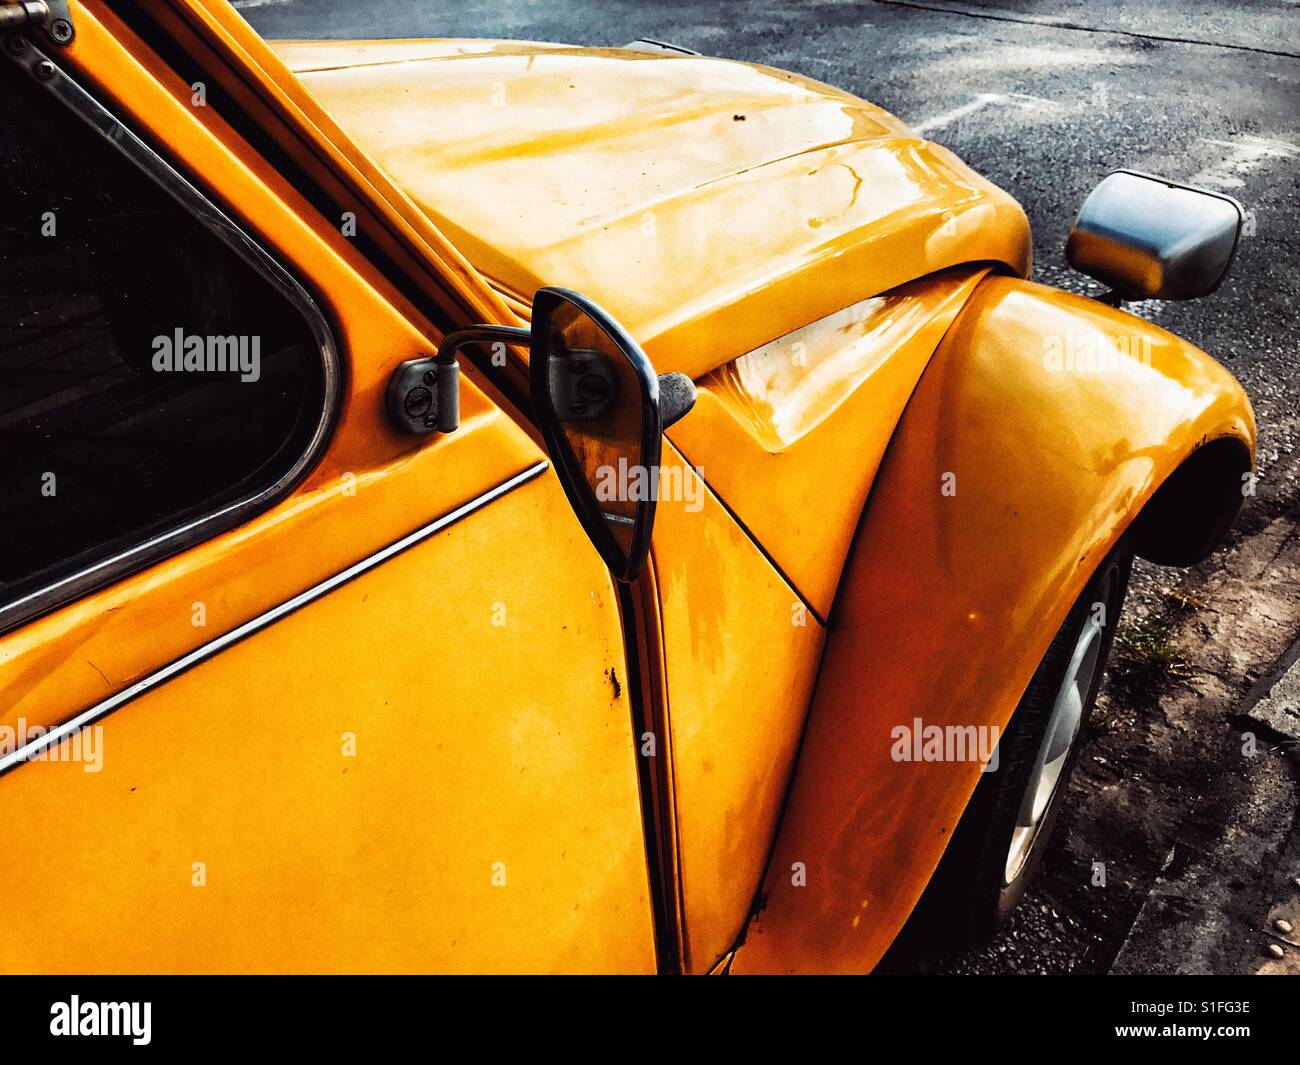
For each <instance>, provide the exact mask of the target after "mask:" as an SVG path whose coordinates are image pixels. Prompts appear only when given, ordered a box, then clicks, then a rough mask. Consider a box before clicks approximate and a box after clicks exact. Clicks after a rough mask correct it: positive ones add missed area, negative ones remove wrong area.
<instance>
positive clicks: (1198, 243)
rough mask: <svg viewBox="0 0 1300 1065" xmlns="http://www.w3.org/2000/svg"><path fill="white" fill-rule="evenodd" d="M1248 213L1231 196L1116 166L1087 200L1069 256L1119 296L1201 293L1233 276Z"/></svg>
mask: <svg viewBox="0 0 1300 1065" xmlns="http://www.w3.org/2000/svg"><path fill="white" fill-rule="evenodd" d="M1243 218H1244V214H1243V212H1242V209H1241V204H1239V203H1238V202H1237V201H1236V200H1234V199H1233V198H1232V197H1231V196H1224V195H1223V194H1221V193H1218V192H1210V191H1209V190H1207V189H1198V188H1195V187H1193V186H1191V185H1180V184H1178V183H1177V182H1173V181H1166V180H1164V179H1163V178H1158V177H1154V176H1153V175H1151V174H1142V173H1139V172H1137V171H1135V170H1117V171H1116V172H1115V173H1113V174H1110V175H1108V176H1107V177H1106V178H1105V179H1103V180H1102V182H1101V183H1100V184H1099V185H1098V186H1097V187H1096V188H1095V189H1093V190H1092V192H1091V193H1090V194H1089V196H1088V198H1087V199H1086V200H1085V201H1084V203H1083V207H1082V208H1080V210H1079V217H1078V220H1077V221H1076V222H1075V223H1074V228H1073V229H1071V230H1070V236H1069V239H1068V240H1067V241H1066V245H1065V257H1066V258H1067V259H1068V260H1069V262H1070V265H1071V266H1073V267H1074V268H1075V269H1076V270H1078V271H1080V272H1081V273H1085V274H1087V275H1088V276H1089V277H1094V278H1096V279H1097V280H1098V281H1101V282H1102V283H1104V284H1107V285H1110V286H1111V288H1112V289H1113V290H1114V296H1115V297H1116V298H1117V300H1118V299H1160V300H1187V299H1194V298H1195V297H1197V296H1205V295H1208V294H1209V293H1211V292H1213V291H1214V290H1215V289H1216V288H1218V287H1219V285H1220V284H1221V283H1222V282H1223V279H1224V277H1226V276H1227V273H1228V267H1229V266H1230V265H1231V263H1232V256H1233V253H1234V252H1235V251H1236V248H1237V239H1238V237H1239V236H1240V234H1241V224H1242V220H1243Z"/></svg>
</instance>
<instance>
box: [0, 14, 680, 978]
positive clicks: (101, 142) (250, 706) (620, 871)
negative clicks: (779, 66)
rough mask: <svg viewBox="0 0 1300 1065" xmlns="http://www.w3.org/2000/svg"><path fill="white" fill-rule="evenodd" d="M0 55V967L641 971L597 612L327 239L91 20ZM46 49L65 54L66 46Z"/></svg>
mask: <svg viewBox="0 0 1300 1065" xmlns="http://www.w3.org/2000/svg"><path fill="white" fill-rule="evenodd" d="M75 19H76V37H75V40H74V41H73V42H72V44H71V46H70V47H68V48H67V49H66V50H65V51H62V52H60V51H58V49H57V47H56V46H55V45H54V44H53V42H51V41H49V40H48V39H47V38H45V37H44V36H42V35H37V34H34V35H30V36H29V37H27V38H22V39H21V40H22V42H23V43H22V44H15V45H11V47H10V48H9V50H8V52H7V55H6V58H5V60H4V61H3V66H2V67H0V79H2V80H0V97H2V100H3V102H2V103H0V137H2V139H0V150H2V151H3V154H4V178H3V186H4V187H3V189H0V193H2V194H3V197H4V202H5V204H6V206H5V208H4V212H3V219H2V220H0V307H2V308H3V314H2V315H0V454H3V455H4V458H5V461H4V462H3V463H0V509H2V512H3V513H2V515H0V516H2V518H3V527H4V529H5V534H4V541H3V543H4V546H3V551H2V555H3V558H2V559H0V693H2V694H0V772H3V776H0V808H3V809H4V811H5V814H6V820H7V822H8V823H9V825H10V831H9V833H8V834H7V840H6V846H5V848H4V854H3V857H2V858H0V896H2V897H3V898H4V899H5V915H4V927H5V934H4V936H3V937H2V938H0V967H2V968H3V969H4V970H6V971H22V972H34V971H108V972H121V971H177V972H243V971H375V970H385V971H411V970H428V971H516V970H545V971H565V970H583V971H594V970H612V971H625V972H631V971H653V969H654V968H655V965H656V957H655V947H654V936H653V921H652V917H651V912H652V907H651V899H650V888H649V879H648V870H647V860H646V842H645V836H644V832H643V812H642V806H641V800H640V795H639V791H638V773H637V764H636V747H635V746H634V725H633V716H632V715H633V707H632V705H631V702H630V698H631V696H630V694H629V689H630V688H631V687H632V686H631V685H629V684H628V683H627V679H628V668H627V665H626V662H627V653H626V650H625V644H624V628H623V625H622V621H621V617H620V610H619V604H618V599H617V596H616V594H615V589H614V587H613V585H612V584H611V581H610V578H609V577H608V575H607V573H606V572H605V570H604V568H603V566H602V565H601V563H600V561H599V558H598V557H597V555H596V553H595V552H594V551H593V550H592V549H591V547H590V545H589V543H588V542H587V540H586V538H585V536H584V534H583V532H582V529H581V527H580V526H579V524H578V522H577V521H576V520H575V519H574V517H573V515H572V513H571V511H570V509H569V506H568V503H567V501H566V499H565V497H564V493H563V491H562V490H561V488H560V487H559V485H558V483H557V482H556V479H555V477H554V474H553V472H552V471H551V470H550V469H549V467H548V465H547V463H546V461H545V458H544V455H543V454H542V452H541V451H540V449H539V448H538V446H537V445H536V443H535V442H534V441H533V440H532V439H531V438H530V437H529V435H527V434H526V433H525V432H524V431H523V430H522V429H521V428H520V427H519V425H518V424H517V423H516V421H515V420H513V419H512V417H510V416H509V415H508V414H507V413H506V411H505V410H504V409H503V407H502V405H501V404H500V403H499V402H497V401H496V399H494V397H497V396H498V393H497V392H496V391H494V390H493V388H492V387H491V386H490V385H489V383H488V382H487V381H486V380H485V379H484V377H483V376H482V375H481V374H479V373H478V372H476V371H471V372H469V373H468V374H467V375H465V377H464V378H463V381H462V393H461V426H460V428H459V429H458V430H457V431H456V432H454V433H450V434H447V435H445V436H444V435H437V434H435V435H433V436H430V437H421V438H411V437H406V436H402V435H400V434H398V433H397V432H396V431H395V430H394V429H393V428H392V427H390V426H389V424H388V423H387V421H386V419H385V415H384V404H383V395H384V388H385V386H386V383H387V380H388V377H389V375H390V374H391V372H392V370H393V368H394V367H395V366H396V365H397V364H398V363H399V362H401V361H402V360H404V359H409V358H413V357H415V356H417V355H421V354H427V353H429V352H430V351H431V350H432V347H433V343H436V339H437V336H436V333H435V334H434V335H433V336H432V337H431V335H430V332H431V331H430V328H429V325H428V322H427V321H426V320H425V319H424V318H422V317H421V316H420V315H419V314H417V313H415V312H414V311H413V309H412V307H411V305H410V303H409V301H408V300H407V299H406V298H404V297H403V295H402V294H401V293H400V292H397V291H395V290H394V288H393V286H392V284H391V282H390V280H389V279H388V278H387V277H386V275H385V274H384V273H383V272H382V271H381V270H379V269H377V268H376V267H375V265H374V263H373V261H372V257H371V256H370V255H369V254H368V246H367V244H366V243H365V241H364V240H361V239H357V238H356V235H355V233H349V232H348V221H347V220H346V219H340V218H338V217H328V216H327V214H326V213H324V211H323V208H322V207H321V204H320V202H319V200H313V199H312V197H310V196H309V195H308V194H306V193H305V192H304V191H303V190H302V189H300V188H298V187H296V186H295V184H294V183H293V181H292V180H291V179H290V177H289V176H288V175H287V172H286V171H287V168H285V167H284V166H282V165H280V164H279V161H278V160H275V159H273V158H270V156H271V155H272V153H271V152H270V151H269V150H266V151H263V150H259V149H258V148H255V147H253V146H252V145H251V144H250V143H249V141H248V139H247V138H246V137H245V136H243V135H242V134H241V133H239V132H236V130H235V128H233V127H232V125H230V124H229V123H228V119H229V117H230V116H229V115H228V114H224V113H223V111H222V107H221V101H220V100H218V101H215V102H214V101H212V100H203V101H201V102H200V100H199V97H200V96H201V95H202V93H201V91H200V89H201V86H200V85H199V84H198V83H193V84H189V83H183V82H182V81H181V79H180V78H179V77H178V76H176V75H175V73H174V72H172V71H171V69H170V67H169V65H168V63H167V62H165V61H163V60H162V59H160V58H159V57H158V55H157V53H156V50H155V49H156V48H157V47H161V46H162V44H163V43H165V42H160V41H156V40H151V41H146V40H145V39H144V38H143V37H142V36H140V35H138V34H136V33H134V32H133V31H132V30H131V29H130V28H129V27H127V26H126V25H124V24H122V23H120V22H118V21H117V20H116V19H115V18H114V17H113V16H112V14H111V12H109V11H107V10H105V9H102V8H101V7H100V6H99V5H87V6H85V7H82V6H78V7H76V8H75ZM56 53H57V54H56Z"/></svg>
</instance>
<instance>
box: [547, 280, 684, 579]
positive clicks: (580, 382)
mask: <svg viewBox="0 0 1300 1065" xmlns="http://www.w3.org/2000/svg"><path fill="white" fill-rule="evenodd" d="M529 373H530V377H531V391H532V400H533V407H534V413H535V415H536V416H537V420H538V425H539V426H540V427H541V429H542V433H543V436H544V437H545V438H546V441H547V446H548V450H549V451H550V453H551V457H552V459H553V460H554V462H555V463H556V466H557V471H558V472H559V475H560V478H561V480H562V481H563V482H564V487H565V491H566V492H567V493H568V495H569V499H570V502H572V503H573V505H574V509H575V510H576V511H577V512H578V516H579V517H580V518H581V519H582V520H583V523H584V525H585V526H586V527H587V532H588V535H590V536H591V538H592V541H593V543H594V544H595V545H596V548H597V550H599V551H600V553H601V555H602V557H603V558H604V559H605V562H606V564H607V565H608V566H609V567H610V569H611V571H612V572H613V573H614V575H615V576H616V577H617V578H619V579H620V580H631V579H632V578H634V577H635V576H636V575H637V574H638V573H639V572H640V571H641V567H642V566H643V565H644V562H645V556H646V553H647V551H648V549H649V544H650V527H651V526H652V525H653V522H654V504H655V494H656V493H655V491H654V487H655V486H654V483H653V482H654V478H655V477H656V476H657V471H658V467H659V449H660V444H659V437H660V433H661V425H660V421H659V413H658V385H657V382H656V379H655V375H654V372H653V369H652V368H651V366H650V361H649V359H647V358H646V356H645V354H644V352H642V351H641V349H640V348H639V347H638V346H637V345H636V344H635V343H634V342H633V341H632V340H631V339H630V338H629V337H628V336H627V335H626V333H625V332H624V331H623V330H622V328H621V327H619V326H618V325H617V323H615V322H614V321H613V319H611V318H610V317H609V316H608V315H606V314H605V313H604V312H603V311H601V310H600V309H599V308H598V307H596V306H595V305H594V304H592V303H591V302H590V301H588V300H586V299H584V298H583V297H581V296H579V295H578V294H577V293H574V292H569V291H567V290H564V289H554V288H547V289H542V290H541V291H539V292H538V294H537V298H536V300H535V301H534V303H533V335H532V353H531V357H530V367H529Z"/></svg>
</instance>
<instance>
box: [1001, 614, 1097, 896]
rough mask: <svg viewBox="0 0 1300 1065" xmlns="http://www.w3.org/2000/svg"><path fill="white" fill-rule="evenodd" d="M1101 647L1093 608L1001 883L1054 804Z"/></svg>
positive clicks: (1018, 867)
mask: <svg viewBox="0 0 1300 1065" xmlns="http://www.w3.org/2000/svg"><path fill="white" fill-rule="evenodd" d="M1098 598H1099V599H1100V600H1101V601H1102V602H1106V601H1107V599H1106V597H1105V596H1099V597H1098ZM1101 646H1102V625H1101V623H1100V622H1099V621H1098V620H1097V619H1096V617H1095V616H1094V615H1093V614H1092V613H1089V615H1088V619H1087V620H1086V621H1085V622H1084V625H1083V630H1082V631H1081V632H1080V633H1079V638H1078V640H1077V641H1076V642H1075V645H1074V652H1073V653H1072V654H1071V655H1070V662H1069V665H1068V666H1067V667H1066V670H1065V676H1064V678H1062V680H1061V686H1060V688H1059V689H1058V690H1057V693H1056V699H1055V701H1054V702H1053V704H1052V712H1051V715H1050V717H1049V718H1048V720H1047V728H1046V729H1045V730H1044V732H1043V741H1042V744H1041V745H1040V746H1039V749H1038V754H1037V756H1036V757H1035V759H1034V767H1033V769H1032V770H1031V771H1030V773H1029V783H1028V784H1027V785H1026V787H1025V794H1024V798H1023V799H1022V800H1021V803H1020V812H1019V814H1018V815H1017V817H1016V827H1015V830H1014V831H1013V832H1012V834H1011V846H1010V847H1009V848H1008V850H1007V864H1006V870H1005V872H1004V873H1003V877H1002V882H1003V884H1011V883H1014V882H1015V880H1016V878H1017V877H1018V876H1020V874H1021V872H1023V871H1024V868H1025V863H1026V862H1027V861H1028V860H1029V856H1030V854H1031V853H1032V852H1033V849H1034V843H1035V841H1036V840H1037V839H1038V835H1039V832H1040V831H1041V829H1042V827H1043V822H1044V820H1045V819H1046V817H1047V812H1048V810H1050V809H1051V807H1052V800H1053V798H1054V797H1055V796H1056V792H1057V790H1058V788H1059V787H1060V784H1061V776H1062V774H1063V773H1064V772H1065V766H1066V764H1067V762H1068V761H1069V757H1070V750H1071V748H1073V747H1074V743H1075V740H1076V739H1078V736H1079V729H1080V726H1081V725H1082V724H1083V711H1084V706H1085V704H1086V703H1087V700H1088V696H1089V695H1090V694H1091V693H1092V683H1093V680H1094V678H1095V677H1096V675H1097V667H1098V665H1099V664H1100V661H1101Z"/></svg>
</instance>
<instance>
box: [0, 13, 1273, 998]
mask: <svg viewBox="0 0 1300 1065" xmlns="http://www.w3.org/2000/svg"><path fill="white" fill-rule="evenodd" d="M0 30H3V32H4V35H5V54H4V56H3V62H2V63H0V66H2V67H3V73H2V75H0V77H2V78H3V88H2V91H0V133H2V137H0V145H2V150H3V152H4V166H3V177H2V178H0V193H2V194H3V196H4V203H5V209H4V212H3V216H2V218H0V230H2V232H0V270H2V271H3V289H2V295H0V299H3V305H4V317H3V322H2V325H0V329H2V330H3V332H2V333H0V335H2V336H3V337H4V343H3V347H2V349H0V351H2V355H0V373H2V374H3V376H2V377H0V448H2V449H3V451H2V453H3V459H4V461H3V464H0V507H2V510H0V517H2V519H3V527H4V529H5V539H4V551H3V555H0V558H2V559H3V562H2V565H3V569H2V570H0V691H2V692H3V698H2V699H0V772H3V774H4V775H3V777H0V807H2V808H3V809H4V810H5V813H6V817H7V821H8V825H9V830H8V832H7V833H6V838H5V845H4V852H3V857H0V898H3V899H4V923H5V934H4V935H3V936H2V937H0V969H3V970H4V971H18V972H87V971H89V972H156V971H163V972H373V971H389V972H411V971H434V972H515V971H531V972H537V971H540V972H561V971H580V972H605V971H612V972H625V973H652V972H665V973H673V972H686V973H706V972H733V973H755V972H769V973H770V972H864V971H867V970H869V969H871V968H872V967H873V966H875V965H876V964H877V962H878V961H879V959H880V958H881V957H882V955H883V954H884V952H885V951H886V949H887V948H888V947H889V946H890V944H891V943H892V942H893V941H894V940H895V939H896V937H897V936H898V935H899V933H900V931H901V930H902V929H903V928H904V925H905V923H906V922H907V921H908V919H909V916H910V915H913V914H914V912H915V916H914V917H913V919H912V924H913V927H916V926H917V925H918V924H921V925H923V924H924V923H925V922H927V921H932V920H935V919H936V918H935V917H934V916H933V915H934V914H936V913H941V914H942V919H943V921H944V922H945V924H944V934H945V936H962V937H974V936H977V935H979V934H981V933H982V932H986V931H987V930H988V929H990V928H991V927H992V926H993V925H994V924H995V923H996V922H997V921H998V920H999V919H1000V918H1001V917H1002V916H1005V914H1006V913H1007V912H1008V910H1009V909H1010V907H1011V906H1012V905H1014V903H1015V901H1016V899H1017V898H1018V897H1019V896H1020V894H1021V893H1022V892H1023V890H1024V887H1025V883H1026V881H1027V879H1028V877H1029V876H1030V874H1031V873H1032V871H1033V868H1034V865H1035V862H1036V860H1037V859H1038V857H1039V855H1040V854H1041V852H1042V849H1043V846H1044V843H1045V841H1046V839H1047V836H1048V834H1049V832H1050V829H1051V824H1052V820H1053V817H1054V815H1055V813H1056V811H1057V808H1058V806H1059V801H1060V799H1061V797H1062V795H1063V793H1064V783H1065V781H1066V779H1067V777H1068V774H1069V771H1070V766H1071V763H1072V760H1073V758H1074V755H1075V753H1076V751H1077V748H1078V744H1079V739H1080V737H1081V735H1082V734H1083V731H1084V725H1085V722H1086V720H1087V716H1088V712H1089V710H1090V708H1091V705H1092V702H1093V699H1094V697H1095V695H1096V691H1097V686H1098V683H1099V681H1100V678H1101V675H1102V671H1103V668H1104V664H1105V660H1106V654H1107V651H1108V648H1109V645H1110V642H1111V639H1112V637H1113V635H1114V632H1115V625H1116V621H1117V618H1118V614H1119V611H1120V608H1121V605H1122V602H1123V598H1124V590H1125V584H1126V580H1127V575H1128V567H1129V563H1130V560H1131V558H1132V557H1133V555H1134V554H1136V555H1140V556H1142V557H1144V558H1147V559H1151V560H1153V561H1155V562H1158V563H1165V564H1175V565H1185V564H1189V563H1191V562H1194V561H1196V560H1198V559H1200V558H1202V557H1204V556H1205V555H1206V554H1207V553H1208V552H1209V551H1211V550H1212V549H1213V548H1214V547H1215V545H1216V544H1218V543H1219V542H1220V540H1221V539H1222V538H1223V536H1224V534H1225V532H1226V530H1227V529H1228V527H1229V525H1230V524H1231V522H1232V520H1233V518H1234V516H1235V515H1236V513H1237V511H1238V509H1239V507H1240V505H1241V503H1242V499H1243V496H1244V495H1248V494H1249V493H1250V491H1251V484H1252V470H1253V453H1254V441H1255V428H1254V420H1253V415H1252V413H1251V408H1250V404H1249V402H1248V401H1247V398H1246V396H1245V395H1244V393H1243V392H1242V390H1241V388H1240V387H1239V386H1238V385H1237V383H1236V382H1235V381H1234V380H1233V379H1232V377H1231V376H1230V375H1229V374H1228V373H1227V372H1226V371H1224V370H1223V369H1222V368H1220V367H1219V366H1218V365H1217V364H1216V363H1214V362H1213V361H1212V360H1211V359H1210V358H1208V357H1207V356H1206V355H1205V354H1203V353H1202V352H1200V351H1198V350H1197V349H1196V348H1194V347H1193V346H1191V345H1190V344H1187V343H1185V342H1184V341H1182V340H1180V339H1178V338H1177V337H1175V336H1172V335H1170V334H1169V333H1167V332H1165V331H1163V330H1161V329H1159V328H1157V327H1155V326H1153V325H1151V324H1150V323H1148V322H1146V321H1144V320H1142V319H1140V318H1137V317H1134V316H1132V315H1130V314H1128V313H1126V312H1125V311H1124V310H1122V309H1121V308H1120V306H1119V304H1120V302H1121V301H1122V300H1124V299H1132V298H1142V299H1149V298H1156V299H1160V298H1180V299H1181V298H1190V297H1193V296H1199V295H1203V294H1205V293H1208V292H1209V291H1211V290H1212V289H1213V288H1214V287H1215V286H1216V285H1217V284H1218V283H1219V281H1220V280H1221V279H1222V277H1223V275H1224V273H1225V272H1226V270H1227V269H1228V265H1229V261H1230V259H1231V256H1232V252H1233V249H1234V247H1235V244H1236V240H1237V235H1238V231H1239V229H1240V223H1241V213H1240V208H1239V207H1238V205H1237V204H1236V203H1235V202H1234V201H1232V200H1230V199H1228V198H1226V197H1222V196H1218V195H1216V194H1212V193H1206V192H1203V191H1199V190H1196V189H1190V188H1186V187H1182V186H1178V185H1175V184H1172V183H1169V182H1166V181H1162V180H1160V179H1159V178H1154V177H1151V176H1148V175H1143V174H1137V173H1132V172H1120V173H1117V174H1114V175H1111V176H1110V177H1107V178H1106V179H1105V180H1104V181H1102V182H1101V184H1100V185H1098V187H1097V189H1096V191H1095V192H1094V193H1093V194H1092V195H1091V196H1090V197H1089V199H1088V201H1087V202H1086V203H1085V204H1084V206H1083V208H1082V209H1081V211H1080V215H1079V219H1078V222H1077V223H1076V225H1075V227H1074V230H1073V232H1072V235H1071V238H1070V250H1069V255H1070V258H1071V261H1072V262H1074V263H1075V265H1076V266H1078V267H1079V268H1080V269H1081V270H1083V271H1085V272H1087V273H1089V274H1091V275H1092V276H1094V277H1096V278H1097V279H1099V280H1101V281H1103V282H1104V283H1105V284H1106V285H1107V286H1108V291H1107V292H1106V294H1105V295H1104V296H1103V297H1102V298H1095V299H1094V298H1087V297H1084V296H1079V295H1072V294H1069V293H1066V292H1062V291H1059V290H1056V289H1052V288H1047V287H1044V286H1042V285H1037V284H1034V283H1033V282H1031V281H1030V280H1029V275H1030V272H1031V264H1030V247H1031V245H1030V234H1029V229H1028V224H1027V221H1026V218H1025V214H1024V212H1023V211H1022V210H1021V208H1020V207H1019V206H1018V205H1017V204H1016V202H1015V201H1014V200H1013V199H1012V198H1011V197H1010V196H1008V195H1007V194H1006V193H1004V192H1003V191H1001V190H1000V189H998V188H996V187H994V186H993V185H992V184H990V183H989V182H988V181H986V180H984V179H983V178H981V177H979V176H978V175H977V174H975V173H973V172H971V171H970V170H969V169H968V168H967V167H966V166H964V165H963V164H962V163H961V162H960V161H959V160H958V159H957V158H955V157H954V156H953V155H952V154H951V153H949V152H948V151H946V150H944V149H943V148H941V147H939V146H937V145H935V144H932V143H929V142H927V141H925V140H923V139H922V138H920V137H918V136H916V135H914V134H913V133H912V132H911V131H909V129H908V128H907V127H906V126H905V125H904V124H903V123H902V122H900V121H898V120H897V119H895V118H893V117H891V116H890V115H888V114H886V113H885V112H883V111H881V110H879V109H878V108H876V107H873V106H872V105H870V104H868V103H865V102H863V101H862V100H859V99H857V98H855V97H853V96H850V95H848V94H847V93H844V92H841V91H839V90H837V89H834V88H830V87H828V86H826V85H822V84H818V83H816V82H813V81H810V80H808V79H806V78H803V77H800V76H797V75H794V74H789V73H785V72H782V71H779V70H773V69H769V68H764V67H756V66H751V65H747V64H743V63H735V62H727V61H723V60H718V59H711V58H706V57H702V56H698V55H695V54H693V53H690V52H688V51H686V50H684V49H676V48H673V47H672V46H669V45H662V44H658V43H656V42H634V44H633V45H631V46H629V47H628V48H626V49H582V48H572V47H567V46H562V45H550V44H533V43H522V42H517V41H477V40H396V41H370V42H356V41H351V42H347V41H329V42H317V43H306V42H272V43H267V42H265V41H263V40H261V39H260V38H259V37H258V36H257V35H256V34H255V33H254V32H253V31H252V30H251V29H250V28H249V27H248V26H247V25H246V24H245V23H244V22H243V21H241V19H240V18H239V16H238V15H237V14H236V13H235V12H234V11H233V10H232V9H230V8H229V7H228V6H227V5H226V4H225V3H223V2H221V0H159V2H157V3H148V4H137V3H127V2H118V0H71V2H66V0H65V2H55V0H34V2H25V3H4V4H3V5H0ZM923 895H924V896H925V899H924V901H921V900H922V896H923ZM918 902H920V905H919V906H918Z"/></svg>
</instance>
